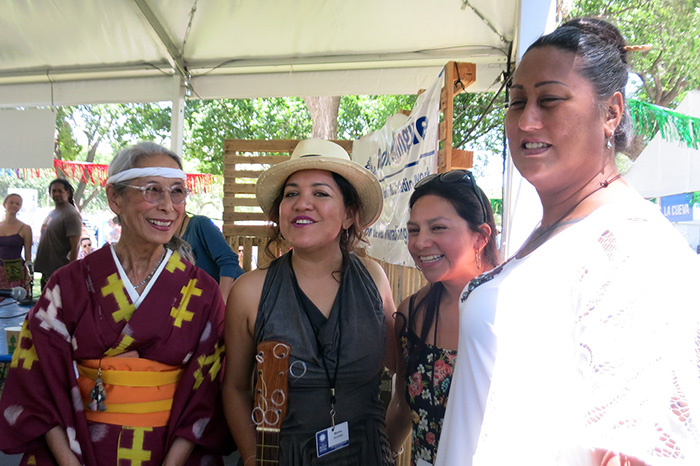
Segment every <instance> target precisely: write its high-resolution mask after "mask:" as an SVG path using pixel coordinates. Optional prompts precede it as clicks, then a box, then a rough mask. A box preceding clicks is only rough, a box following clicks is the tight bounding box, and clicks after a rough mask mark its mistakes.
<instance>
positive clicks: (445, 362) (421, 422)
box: [400, 325, 457, 466]
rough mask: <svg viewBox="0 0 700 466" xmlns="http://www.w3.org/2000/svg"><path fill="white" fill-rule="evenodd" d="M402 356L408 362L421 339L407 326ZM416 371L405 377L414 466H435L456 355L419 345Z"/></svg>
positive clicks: (403, 336)
mask: <svg viewBox="0 0 700 466" xmlns="http://www.w3.org/2000/svg"><path fill="white" fill-rule="evenodd" d="M400 337H401V347H402V349H403V356H404V359H405V360H406V361H408V351H409V347H410V345H411V343H414V344H415V342H418V341H420V340H419V339H420V337H419V336H418V335H416V334H415V333H414V332H413V331H411V330H409V329H408V328H407V326H405V325H404V328H403V329H402V330H401V335H400ZM419 348H422V349H421V352H420V354H419V355H418V359H417V361H418V365H417V366H416V370H415V371H414V372H413V373H411V374H407V375H406V379H407V380H406V399H407V400H408V406H409V408H410V410H411V419H412V421H413V437H412V439H413V440H412V444H411V466H415V465H416V462H417V461H418V460H419V459H423V460H425V461H427V462H428V463H430V464H434V463H435V457H436V455H437V447H438V439H439V438H440V432H441V431H442V421H443V419H444V417H445V408H446V406H447V396H448V394H449V392H450V383H451V382H452V372H453V371H454V366H455V360H456V359H457V351H455V350H446V349H442V348H439V347H437V346H433V345H430V344H427V343H425V344H423V345H419Z"/></svg>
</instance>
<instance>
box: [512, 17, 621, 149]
mask: <svg viewBox="0 0 700 466" xmlns="http://www.w3.org/2000/svg"><path fill="white" fill-rule="evenodd" d="M625 45H626V44H625V39H624V38H623V37H622V34H621V33H620V30H619V29H618V28H617V27H616V26H614V25H613V24H611V23H609V22H607V21H605V20H603V19H600V18H576V19H572V20H571V21H567V22H566V23H564V24H562V25H561V26H559V27H558V28H557V29H555V30H554V31H553V32H551V33H549V34H547V35H545V36H542V37H540V38H539V39H537V40H536V41H535V42H533V44H532V45H530V47H528V49H527V51H528V52H529V51H530V50H532V49H535V48H541V47H556V48H558V49H560V50H564V51H567V52H572V53H574V54H576V56H577V58H578V59H579V60H578V63H579V67H578V71H579V73H580V74H581V76H583V77H584V78H586V79H587V80H588V81H589V82H590V83H591V85H592V86H593V89H595V91H596V94H597V96H598V105H600V106H601V108H600V111H601V112H603V114H604V113H605V111H606V109H605V108H604V107H603V102H604V101H605V100H607V99H608V98H609V97H610V96H612V95H613V94H614V93H615V92H619V93H620V94H621V95H622V102H623V104H624V111H623V112H622V119H621V120H620V125H619V126H618V127H617V129H616V130H615V133H614V134H615V148H616V149H617V150H625V149H626V148H627V147H628V146H629V144H630V141H631V140H632V136H633V134H632V133H633V131H632V120H631V118H630V113H629V109H628V108H627V98H626V97H625V86H626V85H627V76H628V72H629V66H628V65H627V51H626V50H625ZM525 53H527V52H525Z"/></svg>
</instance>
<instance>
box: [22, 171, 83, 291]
mask: <svg viewBox="0 0 700 466" xmlns="http://www.w3.org/2000/svg"><path fill="white" fill-rule="evenodd" d="M49 195H50V196H51V199H53V202H54V205H55V206H56V208H55V209H54V210H52V211H51V212H49V215H48V216H47V217H46V219H45V220H44V223H43V224H42V226H41V238H40V239H39V247H38V249H37V252H36V260H35V261H34V270H36V271H37V272H41V289H42V290H43V289H44V287H45V286H46V283H47V282H48V281H49V277H51V274H52V273H53V272H54V271H55V270H58V269H59V268H61V267H63V266H64V265H67V264H69V263H70V262H73V261H74V260H76V259H77V258H78V244H79V242H80V234H81V232H82V229H83V221H82V218H81V217H80V213H79V212H78V210H77V209H76V208H75V201H74V200H73V186H71V184H70V183H69V182H68V181H66V180H63V179H60V178H58V179H55V180H53V181H52V182H51V184H50V185H49Z"/></svg>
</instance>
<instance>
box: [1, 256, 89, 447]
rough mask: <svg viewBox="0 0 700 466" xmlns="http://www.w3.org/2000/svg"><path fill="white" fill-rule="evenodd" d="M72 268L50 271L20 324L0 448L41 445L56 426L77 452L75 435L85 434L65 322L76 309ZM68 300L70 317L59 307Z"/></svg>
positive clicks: (4, 397) (78, 291)
mask: <svg viewBox="0 0 700 466" xmlns="http://www.w3.org/2000/svg"><path fill="white" fill-rule="evenodd" d="M77 270H79V268H78V267H64V268H62V269H61V270H59V271H57V272H56V273H54V274H53V275H52V277H51V279H50V280H49V282H48V285H47V286H46V288H45V289H44V291H43V293H42V295H41V297H40V299H39V301H38V302H37V303H36V305H35V306H34V307H33V308H32V310H31V311H30V312H29V314H28V315H27V318H26V320H25V321H24V323H23V325H22V331H21V333H20V341H19V344H18V347H17V349H16V350H15V353H14V355H13V358H12V363H11V365H10V370H9V373H8V377H7V383H6V384H5V387H4V390H3V394H2V399H1V400H0V412H1V413H2V416H0V449H2V450H3V451H5V452H7V453H10V454H15V453H22V452H27V451H33V450H36V449H38V448H45V446H46V443H45V441H44V434H46V432H47V431H49V430H50V429H52V428H53V427H55V426H58V425H60V426H62V427H64V428H65V429H66V432H67V433H68V437H69V440H71V448H72V449H73V450H74V452H75V453H76V455H78V457H79V458H80V457H81V451H80V445H79V442H78V441H77V440H76V439H77V438H82V436H83V435H86V434H87V424H86V422H85V420H84V416H82V409H83V408H82V403H81V398H80V392H79V391H78V388H77V385H76V383H75V375H74V368H73V358H72V346H71V332H72V330H71V328H72V326H73V325H72V323H71V322H70V320H72V319H73V318H74V317H75V316H74V315H73V311H76V310H78V311H79V310H80V306H79V305H78V303H79V302H81V297H80V294H81V292H82V288H81V287H79V286H76V280H75V278H76V277H75V272H76V271H77ZM66 290H71V291H70V293H69V294H70V295H71V296H70V297H68V296H67V294H66ZM67 303H71V308H72V310H71V312H70V314H71V316H67V315H66V314H67V312H66V311H65V310H64V305H65V304H67ZM74 305H75V307H73V306H74ZM76 419H77V421H76Z"/></svg>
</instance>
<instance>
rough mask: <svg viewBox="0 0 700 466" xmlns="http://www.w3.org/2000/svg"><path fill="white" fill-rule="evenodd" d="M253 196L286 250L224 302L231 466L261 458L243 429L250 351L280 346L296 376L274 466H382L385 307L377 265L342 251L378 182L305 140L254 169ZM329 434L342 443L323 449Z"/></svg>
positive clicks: (374, 205)
mask: <svg viewBox="0 0 700 466" xmlns="http://www.w3.org/2000/svg"><path fill="white" fill-rule="evenodd" d="M255 193H256V198H257V200H258V203H259V204H260V206H261V207H262V209H263V211H264V212H266V213H267V215H268V217H269V218H270V221H271V225H273V228H274V231H273V235H272V237H271V241H277V240H278V239H280V237H281V236H283V237H284V239H285V241H287V242H288V244H290V245H291V246H292V249H291V251H289V252H287V253H286V254H284V255H283V256H282V257H280V258H278V259H276V260H274V261H273V262H272V263H270V264H269V266H267V267H265V268H258V269H256V270H253V271H251V272H248V273H246V274H245V275H243V276H241V277H240V278H239V279H238V280H236V282H235V283H234V284H233V288H232V289H231V296H230V297H229V300H228V304H227V309H226V312H227V315H226V371H225V374H224V392H223V395H224V407H225V409H226V418H227V420H228V423H229V426H230V428H231V433H232V434H233V438H234V440H235V441H236V444H237V445H238V448H239V451H240V453H241V459H242V460H243V461H242V463H243V464H245V466H251V465H254V464H257V463H256V461H262V460H264V458H256V432H255V425H254V424H253V422H252V421H251V413H252V410H253V398H252V387H251V381H252V380H253V372H254V364H255V362H256V347H257V345H258V344H259V343H261V342H264V341H282V342H284V343H286V344H288V345H289V346H290V347H291V354H290V365H291V366H294V367H297V374H300V375H299V376H298V378H297V379H296V380H293V379H292V377H293V376H291V377H290V383H289V384H288V385H289V387H288V388H289V393H288V395H287V396H286V398H287V399H288V400H289V404H288V409H287V414H286V416H285V418H284V420H283V422H282V428H281V432H280V434H279V440H280V442H279V443H280V445H279V452H280V462H279V464H280V465H297V466H311V465H342V464H361V465H363V466H385V465H391V464H393V460H392V459H391V454H390V450H389V444H388V441H387V438H386V434H385V428H384V409H383V407H382V404H381V401H380V399H379V383H380V380H381V376H382V373H383V370H384V365H385V364H386V365H387V366H388V367H390V368H391V369H392V370H393V365H394V364H393V357H394V355H395V349H394V346H393V313H394V311H395V307H394V303H393V298H392V296H391V289H390V286H389V281H388V279H387V277H386V275H385V273H384V271H383V270H382V268H381V267H380V266H379V264H378V263H376V262H374V261H372V260H370V259H369V258H366V257H362V258H361V257H358V256H357V255H355V254H353V249H354V246H355V245H356V244H357V242H358V241H360V240H362V237H363V231H364V229H365V228H367V227H368V226H370V225H371V224H372V223H374V222H375V221H376V220H377V218H378V217H379V214H380V213H381V210H382V204H383V198H382V192H381V188H380V185H379V182H378V181H377V179H376V178H375V177H374V175H372V173H371V172H369V171H368V170H366V169H365V168H363V167H362V166H360V165H359V164H357V163H354V162H352V161H351V160H350V157H349V156H348V153H347V152H345V150H344V149H343V148H342V147H340V146H339V145H337V144H335V143H333V142H330V141H325V140H320V139H311V140H306V141H301V142H299V144H298V145H297V147H296V148H295V149H294V152H293V153H292V156H291V158H290V160H288V161H285V162H282V163H279V164H277V165H274V166H273V167H271V168H269V169H268V170H267V171H265V172H264V173H263V174H262V175H261V176H260V178H259V179H258V182H257V185H256V188H255ZM301 367H304V368H305V369H304V370H303V371H302V370H301ZM273 414H274V413H270V414H268V416H273ZM333 427H334V428H335V429H336V430H337V432H336V431H335V430H334V431H333V435H344V436H347V440H348V444H347V445H346V446H344V447H343V448H339V449H335V450H334V451H330V452H328V451H326V450H325V449H323V448H322V444H317V442H316V438H317V436H318V437H320V438H322V439H323V438H328V435H330V433H331V429H332V428H333ZM321 443H322V442H321ZM324 453H326V454H324ZM260 464H261V463H260Z"/></svg>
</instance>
